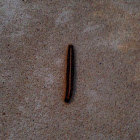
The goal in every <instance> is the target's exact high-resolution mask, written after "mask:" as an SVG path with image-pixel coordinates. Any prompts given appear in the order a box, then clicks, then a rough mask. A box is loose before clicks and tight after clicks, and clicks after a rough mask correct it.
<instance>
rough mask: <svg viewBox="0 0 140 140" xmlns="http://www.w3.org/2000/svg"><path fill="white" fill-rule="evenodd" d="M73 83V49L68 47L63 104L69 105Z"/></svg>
mask: <svg viewBox="0 0 140 140" xmlns="http://www.w3.org/2000/svg"><path fill="white" fill-rule="evenodd" d="M73 83H74V47H73V45H69V46H68V53H67V69H66V93H65V102H66V103H69V102H70V100H71V97H72V92H73Z"/></svg>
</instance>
